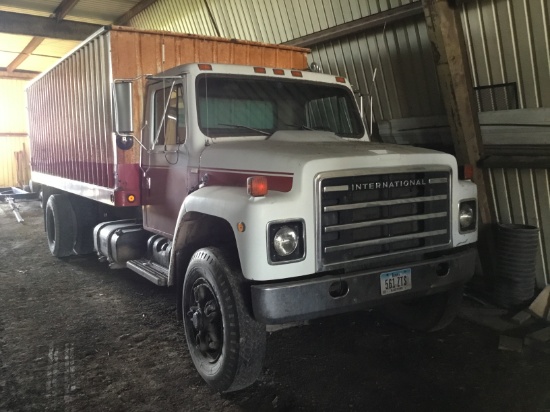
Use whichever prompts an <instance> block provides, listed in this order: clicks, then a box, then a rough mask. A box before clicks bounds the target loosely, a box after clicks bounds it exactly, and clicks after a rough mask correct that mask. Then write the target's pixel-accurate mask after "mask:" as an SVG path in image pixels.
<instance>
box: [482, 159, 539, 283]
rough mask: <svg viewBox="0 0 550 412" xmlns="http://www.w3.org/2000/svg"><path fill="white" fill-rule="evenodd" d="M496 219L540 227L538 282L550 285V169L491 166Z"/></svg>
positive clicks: (502, 221)
mask: <svg viewBox="0 0 550 412" xmlns="http://www.w3.org/2000/svg"><path fill="white" fill-rule="evenodd" d="M490 178H491V188H492V191H493V197H494V199H495V205H494V207H495V210H496V214H497V220H498V221H499V222H501V223H516V224H526V225H534V226H537V227H539V228H540V242H539V254H538V258H537V285H538V286H539V287H541V288H542V287H544V285H547V284H550V171H549V170H546V169H512V168H507V169H491V170H490Z"/></svg>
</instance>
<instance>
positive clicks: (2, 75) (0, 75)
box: [0, 69, 40, 80]
mask: <svg viewBox="0 0 550 412" xmlns="http://www.w3.org/2000/svg"><path fill="white" fill-rule="evenodd" d="M39 74H40V73H39V72H31V71H26V70H14V71H13V72H8V71H7V70H6V69H0V79H15V80H32V79H34V78H35V77H36V76H38V75H39Z"/></svg>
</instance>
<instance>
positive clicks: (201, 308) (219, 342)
mask: <svg viewBox="0 0 550 412" xmlns="http://www.w3.org/2000/svg"><path fill="white" fill-rule="evenodd" d="M226 256H227V255H226V252H224V251H222V250H220V249H217V248H204V249H200V250H198V251H197V252H195V254H194V255H193V257H192V258H191V261H190V262H189V266H188V269H187V273H186V274H185V279H184V281H183V291H182V293H183V296H182V309H183V324H184V328H185V337H186V340H187V346H188V348H189V353H190V355H191V359H192V360H193V363H194V364H195V367H196V368H197V371H198V372H199V374H200V375H201V377H202V378H203V379H204V380H205V381H206V383H208V385H210V386H211V387H212V388H214V389H215V390H217V391H218V392H231V391H236V390H239V389H243V388H246V387H247V386H250V385H252V384H253V383H254V382H255V381H256V379H257V377H258V375H259V374H260V372H261V370H262V365H263V359H264V355H265V345H266V333H265V325H263V324H261V323H259V322H257V321H255V320H254V319H253V318H252V316H251V314H250V312H249V309H248V305H247V304H246V300H245V284H244V279H243V276H242V273H241V271H240V270H239V269H238V268H237V267H236V265H232V264H231V262H230V260H229V259H228V258H227V257H226Z"/></svg>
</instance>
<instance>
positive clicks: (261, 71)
mask: <svg viewBox="0 0 550 412" xmlns="http://www.w3.org/2000/svg"><path fill="white" fill-rule="evenodd" d="M265 72H266V70H265V67H254V73H263V74H265Z"/></svg>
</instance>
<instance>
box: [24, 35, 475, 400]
mask: <svg viewBox="0 0 550 412" xmlns="http://www.w3.org/2000/svg"><path fill="white" fill-rule="evenodd" d="M307 53H308V50H306V49H302V48H296V47H288V46H283V45H269V44H262V43H255V42H247V41H239V40H228V39H220V38H213V37H201V36H194V35H184V34H177V33H171V32H154V31H141V30H135V29H130V28H126V27H115V26H113V27H106V28H104V29H102V30H100V31H99V32H98V33H96V34H94V35H93V36H91V37H90V38H89V39H88V40H87V41H85V42H84V43H83V44H82V45H80V46H79V47H78V48H76V49H75V50H74V51H73V52H72V53H70V54H69V55H68V56H66V57H65V58H64V59H62V60H61V61H60V62H59V63H58V64H57V65H55V66H54V67H53V68H52V69H50V70H49V71H47V72H45V73H43V74H42V75H40V76H39V77H38V78H37V79H35V80H34V81H32V82H31V83H30V85H29V86H28V88H27V96H28V112H29V128H30V141H31V153H32V160H31V162H32V180H33V183H34V186H37V185H40V187H41V191H42V194H43V196H42V202H43V208H44V219H45V232H46V236H47V240H48V245H49V248H50V251H51V253H52V255H54V256H56V257H59V258H63V257H66V256H69V255H72V254H89V253H96V254H97V256H98V257H99V259H100V260H102V261H105V262H106V265H109V266H110V267H111V268H112V269H119V268H126V269H130V270H132V271H134V272H136V273H137V274H138V275H141V276H143V277H145V278H146V279H148V280H150V281H151V282H152V283H154V284H155V285H158V286H171V287H174V288H175V289H176V291H177V308H178V315H179V317H180V319H181V320H182V321H183V322H182V323H183V327H184V330H185V336H186V339H187V346H188V349H189V353H190V356H191V358H192V360H193V362H194V365H195V366H196V369H197V371H198V372H199V374H200V375H201V376H202V378H203V379H204V380H205V381H206V382H207V383H208V384H209V385H210V386H212V387H213V388H214V389H215V390H217V391H220V392H227V391H233V390H238V389H241V388H244V387H246V386H248V385H250V384H252V383H253V382H254V381H255V380H256V379H257V377H258V375H259V373H260V372H261V368H262V362H263V358H264V353H265V343H266V325H276V324H285V323H290V322H296V321H303V320H308V319H313V318H318V317H322V316H327V315H332V314H337V313H344V312H350V311H356V310H363V309H365V308H369V307H373V306H379V307H381V308H382V310H383V311H384V312H385V313H386V315H387V316H388V317H389V318H390V319H391V320H393V321H395V322H397V323H399V324H402V325H404V326H407V327H410V328H413V329H417V330H425V331H429V330H435V329H439V328H442V327H444V326H446V325H447V324H448V323H449V322H450V321H451V320H452V319H453V317H454V316H455V315H456V313H457V310H458V307H459V305H460V301H461V297H462V289H463V285H464V283H465V282H466V281H467V280H468V279H469V278H470V277H471V276H472V274H473V271H474V261H475V253H476V251H475V242H476V241H477V204H476V202H477V200H476V198H477V192H476V186H475V184H473V183H472V182H471V181H470V180H469V179H468V176H462V175H461V170H462V167H460V168H459V167H458V166H457V163H456V160H455V158H454V157H453V156H451V155H449V154H444V153H439V152H436V151H431V150H426V149H420V148H413V147H407V146H399V145H390V144H381V143H374V142H371V141H369V136H368V133H367V131H366V129H365V126H364V121H363V119H362V113H361V111H360V110H359V104H358V102H357V101H356V98H355V96H354V92H353V90H352V87H351V86H350V84H349V82H348V80H346V79H345V78H344V77H340V76H339V75H330V74H321V73H319V72H317V71H314V70H310V69H309V68H308V61H307Z"/></svg>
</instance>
